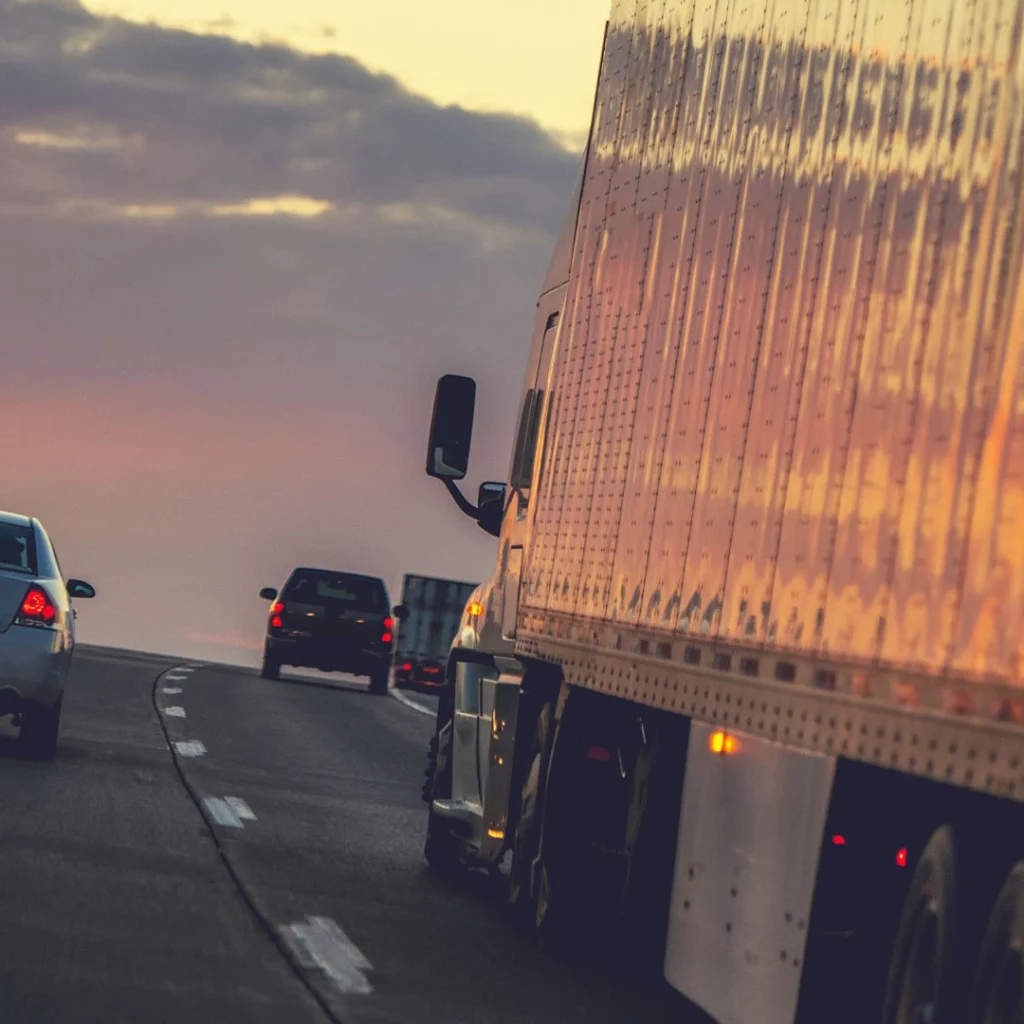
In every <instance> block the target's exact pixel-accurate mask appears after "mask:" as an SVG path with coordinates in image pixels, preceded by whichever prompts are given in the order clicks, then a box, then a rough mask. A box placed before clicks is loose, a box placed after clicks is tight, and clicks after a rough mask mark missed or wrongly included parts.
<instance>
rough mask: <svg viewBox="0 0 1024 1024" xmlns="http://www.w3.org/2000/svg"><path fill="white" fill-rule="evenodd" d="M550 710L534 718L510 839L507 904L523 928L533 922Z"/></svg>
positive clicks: (548, 756)
mask: <svg viewBox="0 0 1024 1024" xmlns="http://www.w3.org/2000/svg"><path fill="white" fill-rule="evenodd" d="M553 724H554V711H553V709H552V707H551V704H550V703H545V704H544V705H543V706H542V707H541V709H540V713H539V714H538V715H537V724H536V727H535V729H534V735H533V743H532V745H531V747H530V752H529V754H528V755H527V757H528V761H527V765H528V767H527V771H526V776H525V778H524V779H523V784H522V787H521V789H520V792H519V804H518V814H517V816H516V831H515V836H514V837H513V840H512V867H511V870H510V872H509V884H508V905H509V907H510V908H511V910H512V913H513V915H514V916H515V918H516V919H517V920H518V921H520V922H521V923H522V924H524V925H529V924H532V923H533V919H534V917H535V913H536V885H535V871H536V866H537V856H538V854H539V852H540V834H541V822H542V821H543V816H544V783H545V780H546V779H547V774H548V765H549V764H550V761H551V733H552V729H553Z"/></svg>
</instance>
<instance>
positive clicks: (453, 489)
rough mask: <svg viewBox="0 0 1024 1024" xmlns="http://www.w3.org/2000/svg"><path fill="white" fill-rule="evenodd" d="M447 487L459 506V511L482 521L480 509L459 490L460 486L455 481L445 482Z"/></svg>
mask: <svg viewBox="0 0 1024 1024" xmlns="http://www.w3.org/2000/svg"><path fill="white" fill-rule="evenodd" d="M444 485H445V487H447V488H448V493H449V494H450V495H451V496H452V499H453V500H454V501H455V504H456V505H458V506H459V510H460V511H461V512H462V513H463V514H465V515H467V516H469V518H470V519H476V520H478V521H479V519H480V509H478V508H477V507H476V505H474V504H473V503H472V502H471V501H469V499H468V498H467V497H466V496H465V495H464V494H463V493H462V491H460V490H459V487H458V485H457V484H456V483H455V481H454V480H445V481H444Z"/></svg>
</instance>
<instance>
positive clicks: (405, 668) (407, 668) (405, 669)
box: [402, 662, 412, 672]
mask: <svg viewBox="0 0 1024 1024" xmlns="http://www.w3.org/2000/svg"><path fill="white" fill-rule="evenodd" d="M402 671H403V672H411V671H412V665H410V664H409V662H406V663H405V664H404V665H403V666H402Z"/></svg>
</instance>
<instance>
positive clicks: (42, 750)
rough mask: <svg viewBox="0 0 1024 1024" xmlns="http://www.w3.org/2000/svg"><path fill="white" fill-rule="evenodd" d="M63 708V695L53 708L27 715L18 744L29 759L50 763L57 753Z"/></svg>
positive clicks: (34, 711) (38, 709) (31, 712)
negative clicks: (34, 758)
mask: <svg viewBox="0 0 1024 1024" xmlns="http://www.w3.org/2000/svg"><path fill="white" fill-rule="evenodd" d="M63 706H64V696H63V694H62V695H61V696H60V697H59V698H58V699H57V703H56V704H54V706H53V707H52V708H37V709H35V710H32V711H29V712H28V713H27V714H26V715H25V720H24V721H23V722H22V724H21V731H20V732H19V733H18V744H19V745H20V746H21V748H22V750H23V751H24V753H25V754H27V755H28V756H29V757H36V758H39V759H41V760H46V761H48V760H50V758H52V757H53V756H54V754H56V753H57V737H58V736H59V735H60V715H61V711H62V709H63Z"/></svg>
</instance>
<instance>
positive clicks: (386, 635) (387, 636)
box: [380, 633, 393, 644]
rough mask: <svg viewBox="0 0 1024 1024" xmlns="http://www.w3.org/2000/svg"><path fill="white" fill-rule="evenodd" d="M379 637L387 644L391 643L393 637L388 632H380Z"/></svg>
mask: <svg viewBox="0 0 1024 1024" xmlns="http://www.w3.org/2000/svg"><path fill="white" fill-rule="evenodd" d="M380 639H381V642H382V643H385V644H389V643H391V641H392V639H393V637H392V636H391V634H390V633H381V636H380Z"/></svg>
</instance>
